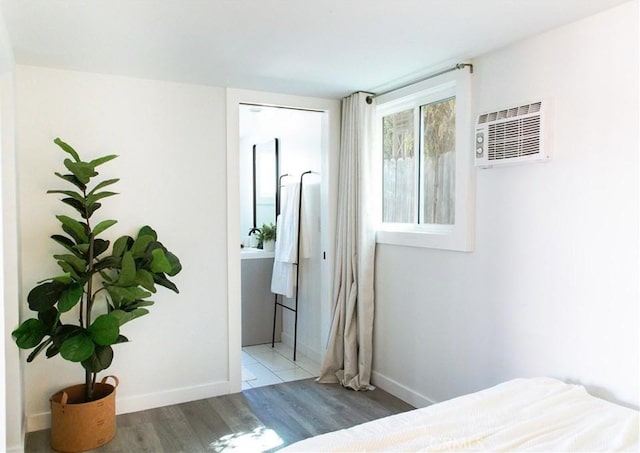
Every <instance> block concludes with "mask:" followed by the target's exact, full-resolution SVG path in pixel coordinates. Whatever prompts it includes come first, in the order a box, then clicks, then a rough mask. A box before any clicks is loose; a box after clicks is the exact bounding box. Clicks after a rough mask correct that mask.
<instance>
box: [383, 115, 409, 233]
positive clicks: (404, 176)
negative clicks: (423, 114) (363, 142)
mask: <svg viewBox="0 0 640 453" xmlns="http://www.w3.org/2000/svg"><path fill="white" fill-rule="evenodd" d="M413 112H414V110H413V109H410V110H405V111H402V112H398V113H394V114H391V115H387V116H384V117H383V118H382V134H383V140H382V151H383V152H382V156H383V178H382V179H383V200H382V220H383V221H384V222H398V223H415V222H416V216H415V197H416V193H417V190H416V178H415V171H416V170H415V167H416V165H415V140H414V113H413Z"/></svg>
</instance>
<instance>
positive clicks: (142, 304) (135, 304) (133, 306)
mask: <svg viewBox="0 0 640 453" xmlns="http://www.w3.org/2000/svg"><path fill="white" fill-rule="evenodd" d="M153 304H154V302H153V301H152V300H136V301H135V302H130V303H128V304H127V305H123V306H122V310H124V311H134V310H137V309H138V308H141V307H150V306H152V305H153Z"/></svg>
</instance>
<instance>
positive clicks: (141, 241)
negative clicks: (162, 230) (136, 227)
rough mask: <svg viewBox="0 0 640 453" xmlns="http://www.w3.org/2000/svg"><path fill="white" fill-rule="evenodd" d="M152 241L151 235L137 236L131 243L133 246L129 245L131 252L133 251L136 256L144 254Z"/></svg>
mask: <svg viewBox="0 0 640 453" xmlns="http://www.w3.org/2000/svg"><path fill="white" fill-rule="evenodd" d="M154 241H155V239H154V238H153V236H138V238H137V239H136V240H135V242H134V243H133V247H131V253H133V256H134V257H136V258H140V257H142V256H144V253H145V252H146V250H147V247H149V244H151V243H152V242H154Z"/></svg>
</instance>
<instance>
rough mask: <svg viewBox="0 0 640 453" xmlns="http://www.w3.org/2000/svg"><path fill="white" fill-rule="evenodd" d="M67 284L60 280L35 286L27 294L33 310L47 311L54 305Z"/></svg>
mask: <svg viewBox="0 0 640 453" xmlns="http://www.w3.org/2000/svg"><path fill="white" fill-rule="evenodd" d="M66 288H67V285H65V284H63V283H60V282H58V281H55V280H54V281H51V282H47V283H43V284H41V285H38V286H36V287H35V288H33V289H32V290H31V291H30V292H29V295H28V296H27V302H28V303H29V308H30V309H31V310H33V311H46V310H49V309H50V308H51V307H53V306H54V305H55V304H56V302H58V299H60V295H61V294H62V292H63V291H64V290H65V289H66Z"/></svg>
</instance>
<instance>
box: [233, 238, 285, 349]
mask: <svg viewBox="0 0 640 453" xmlns="http://www.w3.org/2000/svg"><path fill="white" fill-rule="evenodd" d="M240 257H241V265H242V346H251V345H254V344H264V343H271V335H272V329H273V308H274V297H275V296H274V295H273V293H272V292H271V274H272V272H273V257H274V253H273V252H265V251H264V250H262V249H255V248H244V249H242V251H241V252H240ZM281 319H282V313H281V311H280V312H278V316H277V319H276V321H277V325H276V341H279V340H280V332H281V331H282V321H281Z"/></svg>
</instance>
